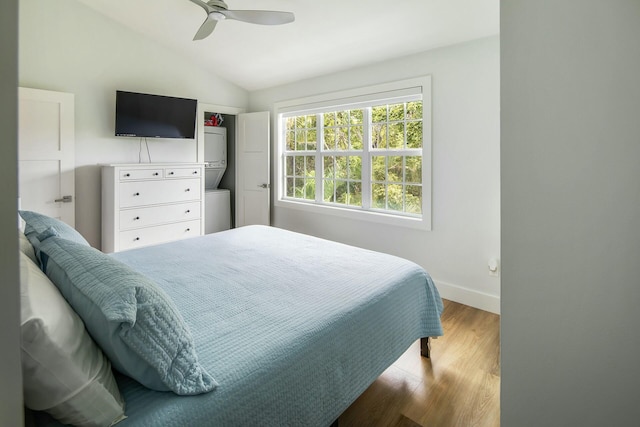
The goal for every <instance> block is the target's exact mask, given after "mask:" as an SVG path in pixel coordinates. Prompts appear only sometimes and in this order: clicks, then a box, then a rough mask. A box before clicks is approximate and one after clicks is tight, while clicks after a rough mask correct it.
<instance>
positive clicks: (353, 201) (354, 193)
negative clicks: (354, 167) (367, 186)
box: [347, 181, 362, 206]
mask: <svg viewBox="0 0 640 427" xmlns="http://www.w3.org/2000/svg"><path fill="white" fill-rule="evenodd" d="M347 204H348V205H351V206H362V183H360V182H352V181H349V196H348V197H347Z"/></svg>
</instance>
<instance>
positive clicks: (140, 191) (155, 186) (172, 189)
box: [119, 178, 202, 208]
mask: <svg viewBox="0 0 640 427" xmlns="http://www.w3.org/2000/svg"><path fill="white" fill-rule="evenodd" d="M119 192H120V206H119V207H120V208H131V207H135V206H145V205H158V204H161V203H172V202H186V201H190V200H200V198H201V197H202V196H201V181H200V178H188V179H186V178H182V179H169V180H162V181H133V182H121V183H120V184H119Z"/></svg>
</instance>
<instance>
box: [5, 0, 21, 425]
mask: <svg viewBox="0 0 640 427" xmlns="http://www.w3.org/2000/svg"><path fill="white" fill-rule="evenodd" d="M0 52H1V58H0V111H1V112H2V114H0V132H1V133H0V134H1V135H2V143H0V162H1V163H2V166H1V167H0V182H2V203H0V242H2V245H0V271H2V276H3V282H2V285H1V286H0V325H2V327H0V343H2V345H0V426H19V425H22V393H21V392H20V390H21V389H22V377H21V372H22V371H21V369H20V286H19V277H18V235H17V226H18V225H17V224H18V222H17V217H16V212H17V203H18V200H17V194H18V189H17V187H18V180H17V166H16V165H17V159H18V157H17V156H18V155H17V147H18V143H17V141H18V136H17V126H18V119H17V108H16V105H17V102H18V90H17V86H18V0H3V1H2V2H0Z"/></svg>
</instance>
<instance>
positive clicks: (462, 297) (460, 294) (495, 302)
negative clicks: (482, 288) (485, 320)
mask: <svg viewBox="0 0 640 427" xmlns="http://www.w3.org/2000/svg"><path fill="white" fill-rule="evenodd" d="M433 282H434V283H435V284H436V287H437V288H438V291H439V292H440V296H441V297H442V298H444V299H448V300H451V301H455V302H459V303H460V304H464V305H469V306H471V307H475V308H479V309H480V310H485V311H490V312H491V313H496V314H500V297H499V296H495V295H489V294H485V293H483V292H478V291H474V290H471V289H469V288H463V287H462V286H457V285H452V284H450V283H444V282H441V281H439V280H434V281H433Z"/></svg>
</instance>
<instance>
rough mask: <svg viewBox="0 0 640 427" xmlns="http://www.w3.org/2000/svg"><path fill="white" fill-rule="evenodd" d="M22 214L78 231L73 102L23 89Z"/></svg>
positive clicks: (54, 94)
mask: <svg viewBox="0 0 640 427" xmlns="http://www.w3.org/2000/svg"><path fill="white" fill-rule="evenodd" d="M18 99H19V101H18V103H19V106H18V123H19V124H18V141H19V143H18V195H19V196H18V197H20V208H21V209H23V210H30V211H36V212H40V213H42V214H45V215H48V216H51V217H54V218H59V219H61V220H62V221H64V222H66V223H67V224H69V225H71V226H72V227H73V226H75V175H74V174H75V172H74V167H75V136H74V96H73V94H71V93H63V92H52V91H48V90H40V89H30V88H23V87H21V88H19V91H18Z"/></svg>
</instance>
